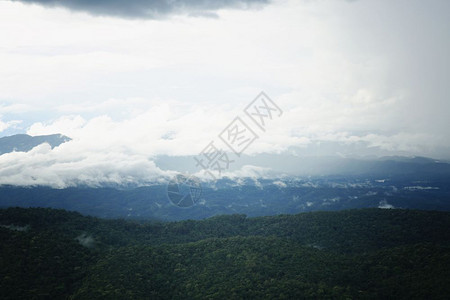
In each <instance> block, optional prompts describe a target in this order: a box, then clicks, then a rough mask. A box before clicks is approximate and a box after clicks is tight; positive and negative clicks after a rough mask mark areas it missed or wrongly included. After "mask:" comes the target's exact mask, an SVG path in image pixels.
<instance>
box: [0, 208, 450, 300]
mask: <svg viewBox="0 0 450 300" xmlns="http://www.w3.org/2000/svg"><path fill="white" fill-rule="evenodd" d="M448 228H450V213H447V212H431V211H412V210H380V209H364V210H350V211H340V212H313V213H304V214H298V215H280V216H273V217H258V218H247V217H246V216H245V215H228V216H217V217H213V218H210V219H206V220H202V221H191V220H188V221H181V222H168V223H161V222H136V221H135V222H130V221H125V220H103V219H98V218H94V217H86V216H82V215H80V214H79V213H75V212H67V211H64V210H54V209H46V208H32V209H23V208H8V209H3V210H0V238H1V241H2V243H1V245H0V251H1V252H0V254H1V256H0V276H1V278H2V280H1V282H0V297H1V298H2V299H48V298H60V299H61V298H62V299H64V298H67V299H87V298H90V299H174V298H178V299H224V298H232V299H233V298H234V299H242V298H266V299H274V298H281V299H283V298H284V299H311V298H315V299H318V298H329V299H364V298H365V299H376V298H396V299H397V298H398V299H425V298H426V299H440V298H442V299H444V298H445V297H446V295H449V294H450V279H449V278H450V268H449V267H450V232H449V230H448Z"/></svg>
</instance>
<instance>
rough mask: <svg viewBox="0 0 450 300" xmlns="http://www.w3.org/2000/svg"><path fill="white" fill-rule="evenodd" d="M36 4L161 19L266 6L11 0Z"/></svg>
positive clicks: (219, 0)
mask: <svg viewBox="0 0 450 300" xmlns="http://www.w3.org/2000/svg"><path fill="white" fill-rule="evenodd" d="M12 1H16V2H23V3H31V4H40V5H44V6H47V7H64V8H68V9H70V10H75V11H84V12H87V13H90V14H93V15H107V16H118V17H123V18H148V19H157V18H164V17H167V16H169V15H172V14H180V13H188V14H190V15H195V16H200V15H201V16H209V17H210V16H214V15H215V14H214V12H213V11H215V10H218V9H221V8H238V9H247V8H249V7H251V6H254V5H263V4H267V3H268V2H269V0H59V1H58V0H12Z"/></svg>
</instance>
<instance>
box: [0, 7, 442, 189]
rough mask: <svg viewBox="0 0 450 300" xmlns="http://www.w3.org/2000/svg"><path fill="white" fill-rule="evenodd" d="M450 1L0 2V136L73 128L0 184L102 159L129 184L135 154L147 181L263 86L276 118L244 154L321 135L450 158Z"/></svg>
mask: <svg viewBox="0 0 450 300" xmlns="http://www.w3.org/2000/svg"><path fill="white" fill-rule="evenodd" d="M448 3H449V2H448V1H434V2H433V3H423V2H421V1H396V2H395V3H391V1H356V2H352V3H349V2H346V1H328V0H325V1H274V2H273V3H272V4H270V5H268V6H266V7H265V8H263V9H261V10H259V11H256V12H255V11H247V10H243V11H237V10H227V9H224V10H220V11H219V16H220V18H218V19H211V18H188V17H175V18H172V19H170V20H158V21H155V20H151V21H148V20H147V21H142V20H139V21H137V20H123V19H115V18H111V17H93V16H88V15H85V14H78V13H76V14H72V13H70V12H68V11H64V10H61V9H44V8H42V7H39V6H25V5H22V4H20V3H14V2H9V1H8V2H5V1H3V2H1V1H0V36H2V40H1V41H0V65H1V66H2V68H0V90H1V91H2V94H1V95H0V115H1V116H2V118H1V121H0V132H1V131H5V130H6V129H8V128H11V126H14V124H17V123H14V121H13V120H17V119H24V122H25V123H26V125H24V126H29V129H28V133H29V134H32V135H38V134H50V133H62V134H65V135H67V136H69V137H71V138H72V139H73V140H72V141H71V142H69V143H66V144H64V145H61V146H60V147H57V148H55V149H53V150H51V149H50V150H49V149H46V148H43V149H41V148H39V149H41V151H44V152H43V153H40V152H39V151H38V152H36V151H37V150H33V151H31V152H30V153H26V154H18V153H14V154H10V155H6V156H4V157H1V159H0V161H2V163H3V164H2V166H5V167H6V169H8V168H9V170H10V173H8V172H6V171H4V170H3V169H2V172H3V173H1V174H13V173H14V172H13V170H16V171H17V172H19V173H20V170H26V172H28V173H26V174H27V175H23V176H24V177H23V178H22V177H21V175H20V174H19V175H17V174H16V175H14V176H13V177H11V178H10V179H8V178H7V177H6V175H2V177H1V182H21V181H23V182H24V184H25V183H26V184H28V183H30V184H31V183H33V182H45V181H46V180H47V181H48V182H52V184H54V185H56V186H64V185H68V184H73V183H74V182H76V181H77V180H84V181H85V182H93V184H97V183H96V182H95V179H94V176H95V175H96V173H95V172H96V170H97V169H98V170H101V171H99V172H100V173H101V174H100V175H99V177H100V178H102V180H103V179H107V180H110V181H112V182H116V181H121V180H125V181H126V179H123V178H135V177H137V174H138V173H137V170H135V169H134V168H135V166H137V165H138V164H140V163H142V164H143V165H144V166H146V168H148V170H150V171H145V172H144V174H141V175H142V177H143V178H144V179H145V180H147V179H148V178H150V177H152V176H153V174H160V173H159V172H160V171H159V170H158V169H155V167H154V166H152V163H151V160H152V158H153V157H154V156H156V155H159V154H165V155H171V156H173V155H195V154H198V153H199V152H200V151H201V150H202V149H203V148H204V147H205V146H206V145H207V144H208V143H209V142H210V141H211V140H213V139H214V138H216V137H217V135H218V134H219V133H220V132H221V131H222V130H223V128H224V127H225V126H226V125H227V124H229V122H230V121H231V120H232V119H233V118H234V117H235V116H237V115H242V109H243V108H244V107H245V106H246V104H247V103H249V102H250V101H251V100H252V99H253V98H254V97H255V96H256V94H257V93H259V92H260V90H265V91H266V92H267V93H268V94H269V96H271V97H272V98H273V99H274V100H275V101H276V102H277V104H278V105H279V106H280V107H281V108H282V109H283V111H284V113H283V116H282V117H281V118H279V119H277V120H274V121H273V122H271V124H270V126H269V127H268V128H267V131H266V132H265V133H261V132H259V135H260V138H259V139H258V140H256V141H255V142H254V143H253V144H252V145H251V146H250V147H249V148H248V150H247V152H246V154H254V153H265V152H271V153H280V152H283V151H286V150H288V149H291V148H292V147H303V148H304V149H309V148H308V147H310V146H311V145H317V144H320V143H328V142H330V143H336V144H345V145H359V147H360V145H367V146H368V147H369V148H371V149H376V151H375V153H379V154H380V153H382V154H386V153H401V154H410V155H425V156H434V157H439V158H441V157H442V158H448V153H450V152H449V151H448V150H449V149H450V144H449V141H450V136H449V134H450V131H448V129H447V128H449V118H448V111H449V109H450V107H449V102H448V101H447V99H448V91H447V88H446V87H447V86H448V76H447V73H448V69H450V66H449V60H448V59H447V56H448V54H447V53H449V52H450V43H449V41H448V38H447V36H448V31H449V30H450V22H449V21H448V18H447V17H446V15H445V12H446V11H448V6H449V4H448ZM374 11H376V12H378V13H374ZM411 16H414V17H411ZM11 28H13V30H11ZM419 29H420V30H419ZM1 103H3V104H1ZM4 103H8V104H4ZM25 113H27V114H26V115H24V114H25ZM22 116H23V118H22ZM30 116H32V117H30ZM39 119H41V122H35V121H34V120H39ZM30 123H31V124H30ZM222 146H223V145H222ZM223 147H225V146H223ZM44 154H45V155H44ZM345 154H346V153H342V155H343V156H345ZM14 159H17V160H20V162H19V161H14ZM33 160H36V164H34V163H33ZM25 162H26V163H27V164H30V165H29V166H28V165H26V164H25ZM38 162H40V163H38ZM62 162H68V163H70V164H73V166H75V169H76V168H78V170H79V172H80V173H83V175H82V176H81V175H80V176H81V177H77V175H76V172H75V171H73V172H72V171H68V170H65V169H64V168H63V166H64V164H63V163H62ZM121 162H123V163H124V164H125V165H123V164H121ZM114 164H115V165H116V167H114ZM117 166H121V167H123V170H118V167H117ZM39 168H42V172H43V175H42V176H41V177H42V179H32V176H34V177H33V178H37V177H36V176H37V175H39V171H38V170H39ZM116 169H117V170H116ZM44 170H45V171H44ZM124 170H126V171H124ZM5 172H6V173H5ZM11 172H12V173H11ZM252 172H254V170H253V171H251V170H250V169H244V170H241V175H245V174H250V175H251V174H255V173H252ZM44 173H45V174H44ZM52 174H53V175H52ZM130 174H131V175H130ZM121 176H122V177H123V178H122V179H120V178H119V177H121Z"/></svg>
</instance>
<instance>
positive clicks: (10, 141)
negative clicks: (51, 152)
mask: <svg viewBox="0 0 450 300" xmlns="http://www.w3.org/2000/svg"><path fill="white" fill-rule="evenodd" d="M70 140H71V138H69V137H67V136H65V135H62V134H50V135H38V136H31V135H28V134H15V135H11V136H5V137H2V138H0V155H2V154H5V153H10V152H14V151H19V152H27V151H30V150H31V149H33V148H34V147H36V146H38V145H40V144H43V143H48V144H49V145H50V146H51V147H52V148H54V147H58V146H59V145H61V144H62V143H65V142H68V141H70Z"/></svg>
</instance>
